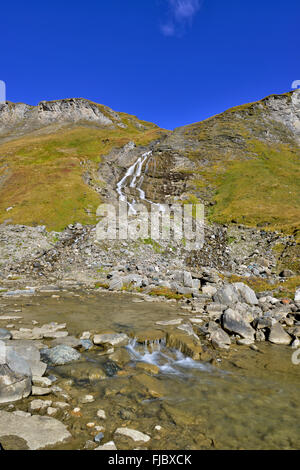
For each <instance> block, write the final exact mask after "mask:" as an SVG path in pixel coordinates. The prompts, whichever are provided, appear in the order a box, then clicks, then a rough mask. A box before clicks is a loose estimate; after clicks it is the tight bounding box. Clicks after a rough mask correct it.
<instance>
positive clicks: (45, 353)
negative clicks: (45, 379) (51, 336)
mask: <svg viewBox="0 0 300 470" xmlns="http://www.w3.org/2000/svg"><path fill="white" fill-rule="evenodd" d="M41 357H42V359H43V360H44V361H45V362H46V363H47V364H49V365H54V366H58V365H60V366H61V365H64V364H68V363H69V362H74V361H78V359H80V357H81V354H80V353H79V352H78V351H76V349H73V348H71V347H70V346H66V345H64V344H61V345H59V346H55V347H54V348H49V349H42V350H41Z"/></svg>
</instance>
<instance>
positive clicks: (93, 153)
mask: <svg viewBox="0 0 300 470" xmlns="http://www.w3.org/2000/svg"><path fill="white" fill-rule="evenodd" d="M65 101H67V104H68V100H65ZM73 101H74V100H73ZM83 101H84V105H85V106H86V104H87V105H89V102H87V100H83ZM93 105H94V106H97V107H99V109H100V112H101V114H103V115H104V116H107V118H108V119H109V120H110V121H111V123H108V124H107V123H105V124H104V125H103V124H102V122H98V121H97V119H94V116H93V115H92V118H91V119H89V120H87V119H86V120H84V119H81V117H83V118H84V117H85V115H84V114H83V116H81V115H76V119H75V118H74V119H73V117H74V116H75V114H72V113H73V112H74V110H73V108H72V109H71V111H69V109H67V112H70V113H71V114H70V116H71V117H70V116H69V118H68V119H66V120H65V121H64V119H63V116H62V118H61V119H60V115H58V118H57V121H56V122H48V121H49V118H48V117H46V118H44V111H42V112H41V114H40V116H41V117H39V118H37V117H36V116H35V115H33V113H35V112H36V111H35V109H34V108H33V107H30V109H29V113H31V114H29V116H28V115H27V116H24V117H23V116H21V119H19V118H18V121H17V122H14V123H13V126H11V125H10V124H11V123H10V121H7V123H6V122H4V126H3V129H4V131H3V132H2V136H1V137H0V223H1V222H4V221H5V220H10V222H11V223H20V224H28V225H35V224H45V225H46V226H47V228H49V229H54V230H61V229H63V228H64V227H65V226H66V225H68V224H70V223H73V222H81V223H94V222H95V211H96V208H97V207H98V205H99V203H100V198H99V195H98V194H97V193H96V192H95V191H94V190H93V189H92V188H91V187H89V186H88V185H86V184H85V183H84V181H83V178H82V175H83V172H84V167H85V164H87V163H88V165H89V167H90V168H94V169H95V171H96V169H97V165H98V164H99V162H100V161H101V156H102V155H105V154H107V153H108V152H110V151H111V150H112V149H113V148H121V147H122V146H124V145H125V144H126V143H128V142H129V141H131V140H134V141H135V142H136V144H137V145H147V144H148V143H149V142H151V141H153V140H155V139H157V138H158V137H159V136H161V134H162V133H163V132H164V131H162V130H161V129H160V128H159V127H158V126H156V125H154V124H151V123H148V122H144V121H141V120H139V119H137V118H136V117H134V116H130V115H127V114H125V113H115V112H112V111H111V110H110V109H109V108H105V107H104V106H101V105H95V104H93ZM11 106H12V105H11ZM76 112H77V111H76ZM22 117H23V118H22ZM26 123H30V126H29V127H28V126H26ZM5 131H6V132H5ZM10 207H12V209H10V210H9V211H7V209H9V208H10Z"/></svg>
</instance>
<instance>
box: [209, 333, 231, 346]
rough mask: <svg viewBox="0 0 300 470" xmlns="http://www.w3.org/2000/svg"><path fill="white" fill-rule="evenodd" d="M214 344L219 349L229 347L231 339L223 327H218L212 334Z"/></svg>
mask: <svg viewBox="0 0 300 470" xmlns="http://www.w3.org/2000/svg"><path fill="white" fill-rule="evenodd" d="M210 338H211V342H212V345H213V346H214V347H215V348H219V349H229V346H230V344H231V339H230V337H229V336H228V334H227V333H226V332H225V331H223V330H222V329H221V328H216V329H215V330H214V331H212V332H211V334H210Z"/></svg>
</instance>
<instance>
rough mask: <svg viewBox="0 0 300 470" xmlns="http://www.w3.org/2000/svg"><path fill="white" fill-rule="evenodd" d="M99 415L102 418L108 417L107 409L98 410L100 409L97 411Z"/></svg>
mask: <svg viewBox="0 0 300 470" xmlns="http://www.w3.org/2000/svg"><path fill="white" fill-rule="evenodd" d="M97 416H98V418H100V419H106V414H105V411H104V410H98V411H97Z"/></svg>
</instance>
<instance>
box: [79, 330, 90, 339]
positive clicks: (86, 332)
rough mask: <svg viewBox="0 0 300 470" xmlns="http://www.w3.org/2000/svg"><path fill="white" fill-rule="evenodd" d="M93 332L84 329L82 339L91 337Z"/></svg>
mask: <svg viewBox="0 0 300 470" xmlns="http://www.w3.org/2000/svg"><path fill="white" fill-rule="evenodd" d="M90 337H91V333H90V332H89V331H84V332H83V333H82V335H81V336H80V339H83V340H84V339H90Z"/></svg>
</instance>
